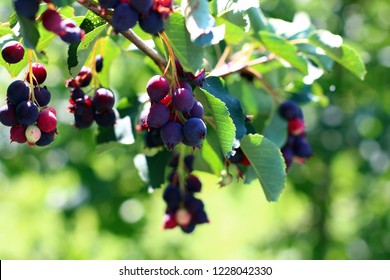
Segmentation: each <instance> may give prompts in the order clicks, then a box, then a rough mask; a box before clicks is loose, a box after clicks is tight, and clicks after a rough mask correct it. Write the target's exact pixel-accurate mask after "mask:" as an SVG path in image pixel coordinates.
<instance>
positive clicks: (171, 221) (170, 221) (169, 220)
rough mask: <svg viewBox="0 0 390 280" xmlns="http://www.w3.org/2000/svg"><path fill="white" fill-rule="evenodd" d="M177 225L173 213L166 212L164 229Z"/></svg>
mask: <svg viewBox="0 0 390 280" xmlns="http://www.w3.org/2000/svg"><path fill="white" fill-rule="evenodd" d="M176 226H177V222H176V219H175V215H171V214H166V215H165V217H164V229H172V228H175V227H176Z"/></svg>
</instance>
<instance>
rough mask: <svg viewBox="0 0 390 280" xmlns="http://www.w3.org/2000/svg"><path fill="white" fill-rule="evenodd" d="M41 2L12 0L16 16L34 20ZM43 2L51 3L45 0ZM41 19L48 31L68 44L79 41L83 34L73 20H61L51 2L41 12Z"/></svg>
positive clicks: (35, 0)
mask: <svg viewBox="0 0 390 280" xmlns="http://www.w3.org/2000/svg"><path fill="white" fill-rule="evenodd" d="M41 2H42V1H40V0H14V8H15V11H16V13H17V15H18V16H22V17H25V18H27V19H29V20H31V21H35V18H36V15H37V13H38V10H39V5H40V3H41ZM43 2H45V3H51V1H47V0H46V1H43ZM41 20H42V24H43V26H44V27H45V28H46V29H47V30H48V31H51V32H54V33H55V34H57V35H58V36H60V38H61V39H62V41H64V42H66V43H68V44H73V43H78V42H80V41H81V39H82V38H83V37H84V35H85V34H84V31H83V30H82V29H81V28H80V27H78V26H77V24H76V23H75V22H74V21H73V20H71V19H65V20H63V19H62V18H61V15H60V14H59V13H58V12H57V11H56V10H55V9H54V6H53V5H52V4H50V5H49V7H48V8H47V9H46V11H45V12H43V13H42V15H41Z"/></svg>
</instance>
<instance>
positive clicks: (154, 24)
mask: <svg viewBox="0 0 390 280" xmlns="http://www.w3.org/2000/svg"><path fill="white" fill-rule="evenodd" d="M139 25H140V26H141V28H142V30H143V31H145V32H147V33H149V34H153V35H156V34H157V33H159V32H162V31H164V19H163V17H162V15H161V14H160V13H158V12H157V11H153V10H151V11H150V12H149V14H147V15H146V16H145V17H143V18H141V19H140V20H139Z"/></svg>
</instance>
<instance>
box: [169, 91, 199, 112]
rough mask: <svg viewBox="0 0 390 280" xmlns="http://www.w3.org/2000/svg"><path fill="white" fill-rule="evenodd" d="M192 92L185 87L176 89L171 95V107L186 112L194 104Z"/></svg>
mask: <svg viewBox="0 0 390 280" xmlns="http://www.w3.org/2000/svg"><path fill="white" fill-rule="evenodd" d="M194 102H195V100H194V96H193V95H192V92H191V91H189V90H188V89H185V88H179V89H177V90H176V91H175V92H174V93H173V95H172V104H173V107H174V108H175V109H176V110H178V111H180V112H183V113H188V112H189V111H190V110H191V109H192V106H193V105H194Z"/></svg>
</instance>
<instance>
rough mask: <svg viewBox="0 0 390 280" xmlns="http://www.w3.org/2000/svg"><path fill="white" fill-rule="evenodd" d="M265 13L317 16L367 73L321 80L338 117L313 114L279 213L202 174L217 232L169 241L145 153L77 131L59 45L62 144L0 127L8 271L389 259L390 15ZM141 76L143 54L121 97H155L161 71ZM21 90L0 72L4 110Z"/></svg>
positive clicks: (296, 6) (0, 225)
mask: <svg viewBox="0 0 390 280" xmlns="http://www.w3.org/2000/svg"><path fill="white" fill-rule="evenodd" d="M4 2H6V3H4ZM8 2H10V1H8ZM8 2H7V1H2V2H1V3H0V20H1V21H6V20H7V16H8V15H9V10H10V3H8ZM261 3H262V8H263V10H264V13H265V14H266V15H267V16H271V17H277V18H282V19H285V20H292V18H293V16H294V14H295V13H296V12H297V11H300V12H306V13H307V14H308V15H309V16H310V18H311V20H312V21H313V23H314V24H315V26H316V27H317V28H324V29H328V30H330V31H331V32H333V33H336V34H340V35H342V36H343V37H345V38H346V40H347V41H348V42H349V43H350V44H352V45H354V46H355V47H357V48H358V49H359V50H360V51H361V52H362V55H363V58H364V60H365V62H366V65H367V70H368V75H367V77H366V80H365V81H363V82H362V81H359V80H358V79H356V78H355V77H353V76H352V75H351V74H349V73H348V72H347V71H346V70H344V69H342V68H341V67H339V66H337V65H335V68H334V72H333V73H332V74H328V75H325V76H324V77H323V78H321V80H320V83H321V85H322V86H323V88H324V89H325V91H326V94H327V96H328V97H329V99H330V106H328V107H326V108H322V107H320V106H318V105H316V104H311V105H307V106H304V107H303V109H304V111H305V118H306V120H307V125H308V138H309V140H310V142H311V143H312V145H313V148H314V151H315V152H314V153H315V154H314V156H313V157H312V158H311V159H310V160H309V161H308V162H307V163H306V164H305V165H301V166H298V165H294V166H293V167H292V169H291V170H290V172H289V174H288V181H287V185H286V189H285V191H284V192H283V193H282V195H281V198H280V200H279V202H278V203H268V202H267V201H266V200H265V197H264V194H263V192H262V190H261V188H260V186H259V184H258V182H254V183H252V184H251V185H242V184H236V183H235V184H233V185H230V186H229V187H227V188H223V189H220V188H218V187H217V181H218V178H217V177H215V176H211V175H208V174H204V173H198V174H199V175H200V177H201V179H202V180H203V183H204V186H203V188H204V191H203V192H202V194H201V195H200V197H201V198H202V199H203V201H204V202H205V205H206V211H207V213H208V215H209V218H210V220H211V223H210V224H208V225H201V226H199V227H197V229H196V230H195V232H194V233H193V234H191V235H185V234H183V233H182V232H181V231H180V230H171V231H164V230H162V220H163V213H164V203H163V201H162V198H161V196H162V191H161V190H156V191H155V192H154V193H148V192H145V189H146V188H147V187H146V186H145V184H144V183H143V182H142V181H141V180H140V179H139V176H138V175H137V171H136V169H135V168H134V163H133V158H134V154H135V150H134V148H131V147H130V148H116V149H113V150H110V151H108V152H104V153H99V152H97V151H96V146H95V139H94V136H95V133H96V127H94V128H92V129H89V130H82V131H76V130H75V129H74V128H73V127H72V126H71V125H70V123H71V122H72V115H70V114H69V113H67V111H66V107H67V106H68V101H67V99H68V97H69V93H68V92H67V91H66V90H65V88H64V86H63V81H64V80H65V79H66V78H68V77H69V74H67V73H66V66H65V65H66V48H65V46H64V44H62V43H61V42H60V41H59V40H58V39H55V41H54V43H53V44H52V45H51V48H50V49H49V50H48V52H47V54H48V57H49V61H50V64H49V65H48V72H49V76H48V80H47V82H46V85H47V86H48V87H49V89H50V90H51V92H52V94H53V101H52V105H53V106H54V107H56V108H57V112H58V116H59V119H60V121H61V123H60V125H59V135H58V137H57V139H56V141H55V142H54V143H53V144H52V145H51V146H49V147H48V148H29V147H27V146H25V145H18V144H15V143H12V144H9V140H8V139H9V128H6V127H3V126H1V127H0V138H1V139H0V259H389V258H390V172H389V153H390V145H389V143H390V127H389V126H388V123H389V121H390V96H389V94H388V93H389V91H390V79H389V78H388V77H389V75H390V70H389V67H390V36H389V29H390V17H389V14H390V3H389V2H387V1H380V0H373V1H340V0H328V1H311V0H269V1H261ZM143 64H144V61H143V58H142V56H139V55H137V54H127V55H125V56H121V59H117V60H116V61H115V63H114V66H113V68H112V71H111V81H112V85H113V89H114V91H115V92H120V93H121V96H127V95H128V96H130V95H132V94H134V92H131V91H136V92H143V91H145V84H146V82H147V80H148V79H149V77H150V76H151V75H153V72H152V71H151V70H150V68H147V67H145V69H141V68H142V66H140V65H143ZM11 81H12V79H11V78H10V77H9V75H8V73H7V71H6V70H5V69H3V68H2V69H0V95H1V96H2V97H1V99H2V100H4V98H5V92H6V88H7V87H8V84H9V83H10V82H11ZM129 85H131V86H129Z"/></svg>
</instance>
